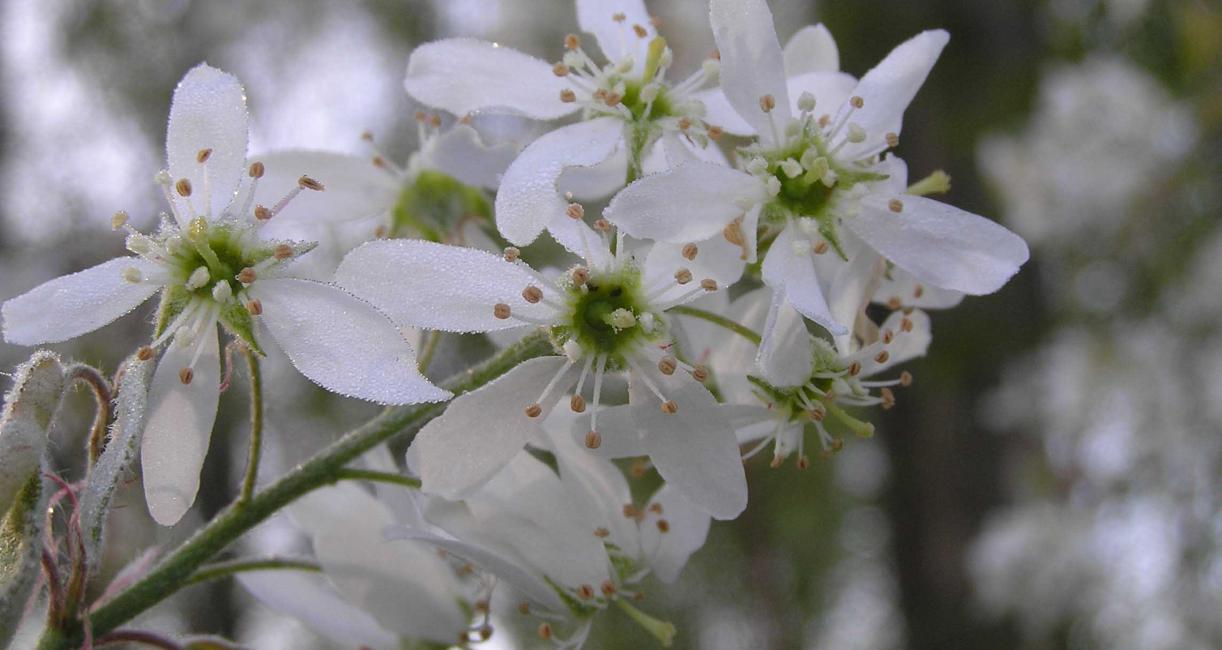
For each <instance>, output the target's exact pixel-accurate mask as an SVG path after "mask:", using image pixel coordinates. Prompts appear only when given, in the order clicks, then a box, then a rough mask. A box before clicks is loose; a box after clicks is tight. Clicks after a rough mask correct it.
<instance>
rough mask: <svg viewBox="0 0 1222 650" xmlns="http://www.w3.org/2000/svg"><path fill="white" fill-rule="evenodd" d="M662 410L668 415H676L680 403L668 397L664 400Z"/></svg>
mask: <svg viewBox="0 0 1222 650" xmlns="http://www.w3.org/2000/svg"><path fill="white" fill-rule="evenodd" d="M662 412H663V413H665V414H667V415H674V414H675V413H678V412H679V405H678V404H676V403H675V400H673V399H668V400H666V401H665V402H662Z"/></svg>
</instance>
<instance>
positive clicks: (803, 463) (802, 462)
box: [798, 454, 810, 470]
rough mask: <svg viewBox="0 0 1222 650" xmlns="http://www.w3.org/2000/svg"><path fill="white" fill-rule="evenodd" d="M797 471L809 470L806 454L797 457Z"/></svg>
mask: <svg viewBox="0 0 1222 650" xmlns="http://www.w3.org/2000/svg"><path fill="white" fill-rule="evenodd" d="M798 469H800V470H806V469H810V458H809V457H808V456H806V454H803V455H801V456H799V457H798Z"/></svg>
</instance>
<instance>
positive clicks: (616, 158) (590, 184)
mask: <svg viewBox="0 0 1222 650" xmlns="http://www.w3.org/2000/svg"><path fill="white" fill-rule="evenodd" d="M627 177H628V152H627V150H625V149H624V148H623V147H621V148H619V149H616V150H615V153H613V154H611V157H610V158H607V159H606V160H604V161H602V162H600V163H598V164H597V165H594V166H592V167H569V168H567V169H565V170H564V172H563V173H561V174H560V180H559V181H556V187H557V188H558V190H559V192H560V193H561V194H566V193H572V195H573V200H575V201H578V202H581V201H596V200H599V199H605V198H607V197H608V196H611V195H612V194H614V193H616V192H617V191H619V190H620V189H621V188H623V187H624V179H626V178H627Z"/></svg>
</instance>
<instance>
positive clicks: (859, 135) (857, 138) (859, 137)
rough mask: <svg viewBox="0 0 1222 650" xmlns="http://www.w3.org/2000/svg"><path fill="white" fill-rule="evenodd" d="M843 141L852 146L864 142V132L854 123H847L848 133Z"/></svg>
mask: <svg viewBox="0 0 1222 650" xmlns="http://www.w3.org/2000/svg"><path fill="white" fill-rule="evenodd" d="M844 139H845V140H848V141H849V142H852V143H853V144H859V143H862V142H865V141H866V130H865V129H863V128H861V125H860V124H858V123H856V122H849V132H848V133H847V134H846V135H845V136H844Z"/></svg>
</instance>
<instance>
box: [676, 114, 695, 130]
mask: <svg viewBox="0 0 1222 650" xmlns="http://www.w3.org/2000/svg"><path fill="white" fill-rule="evenodd" d="M678 127H679V130H680V131H686V130H688V129H690V128H692V121H691V119H689V118H688V117H686V116H684V117H681V118H679V122H678Z"/></svg>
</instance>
